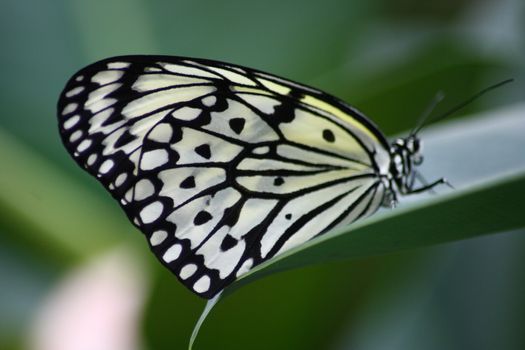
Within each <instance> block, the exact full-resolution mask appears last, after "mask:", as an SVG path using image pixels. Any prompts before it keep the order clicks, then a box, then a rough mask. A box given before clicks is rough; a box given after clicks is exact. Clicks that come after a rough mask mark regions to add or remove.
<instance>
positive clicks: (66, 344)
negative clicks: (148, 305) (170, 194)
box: [28, 248, 148, 350]
mask: <svg viewBox="0 0 525 350" xmlns="http://www.w3.org/2000/svg"><path fill="white" fill-rule="evenodd" d="M147 287H148V283H147V278H146V273H145V271H144V268H143V266H140V259H139V261H137V257H136V256H134V255H133V254H132V252H131V251H129V250H127V249H124V248H119V249H117V250H113V251H111V252H109V253H107V254H105V255H102V256H99V257H97V258H95V259H93V260H91V261H88V262H87V263H86V264H85V265H82V266H80V267H78V268H77V269H74V270H73V271H71V272H70V273H69V274H68V275H67V276H66V277H65V278H64V279H63V280H62V281H61V282H60V283H59V284H58V285H57V286H56V288H55V290H53V291H52V292H51V294H50V295H49V296H48V297H47V299H46V300H45V301H44V303H43V305H42V308H41V309H40V310H38V311H37V314H36V317H35V321H34V323H33V325H32V329H31V331H30V334H29V346H28V348H29V349H30V350H139V349H141V348H142V344H141V339H140V338H141V337H140V318H141V313H142V307H143V305H144V301H145V299H146V294H147Z"/></svg>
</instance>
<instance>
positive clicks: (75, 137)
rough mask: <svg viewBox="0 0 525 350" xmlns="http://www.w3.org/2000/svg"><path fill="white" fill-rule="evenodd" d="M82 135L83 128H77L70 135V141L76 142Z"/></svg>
mask: <svg viewBox="0 0 525 350" xmlns="http://www.w3.org/2000/svg"><path fill="white" fill-rule="evenodd" d="M81 136H82V130H77V131H75V132H74V133H72V134H71V136H69V142H75V141H77V140H78V139H79V138H80V137H81Z"/></svg>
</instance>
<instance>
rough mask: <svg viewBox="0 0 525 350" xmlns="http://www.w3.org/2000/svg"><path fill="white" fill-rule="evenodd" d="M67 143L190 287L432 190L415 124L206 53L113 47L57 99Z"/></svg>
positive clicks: (205, 291)
mask: <svg viewBox="0 0 525 350" xmlns="http://www.w3.org/2000/svg"><path fill="white" fill-rule="evenodd" d="M58 122H59V130H60V135H61V138H62V141H63V143H64V145H65V147H66V149H67V151H68V152H69V153H70V154H71V155H72V157H73V158H74V160H75V161H76V162H77V163H78V164H79V165H80V166H81V167H82V168H84V169H85V170H86V171H87V172H88V173H90V174H91V175H93V176H94V177H96V178H97V179H98V180H99V181H100V182H101V183H102V185H103V186H104V187H105V188H106V189H107V190H108V191H109V192H110V193H111V195H112V196H113V197H114V198H115V199H116V200H117V201H118V202H119V203H120V205H121V207H122V209H123V210H124V212H125V213H126V214H127V216H128V217H129V219H130V220H131V222H132V223H133V224H134V225H135V226H136V227H137V228H138V229H139V230H140V231H142V232H143V233H144V235H145V236H146V238H147V241H148V243H149V246H150V248H151V250H152V251H153V253H154V254H155V255H156V256H157V258H158V259H159V260H160V262H161V263H162V264H164V265H165V266H166V267H167V268H168V269H169V270H171V271H172V272H173V273H174V274H175V275H176V276H177V277H178V279H179V280H180V281H181V282H182V283H183V284H184V285H185V286H186V287H187V288H189V289H190V290H191V291H192V292H194V293H196V294H197V295H199V296H202V297H204V298H212V297H214V296H215V295H216V294H218V293H219V292H220V291H222V290H223V289H224V288H225V287H226V286H228V285H229V284H231V283H232V282H233V281H235V280H236V279H238V278H239V277H241V276H243V275H244V274H246V273H247V272H248V271H250V269H252V268H253V267H254V266H256V265H258V264H260V263H262V262H264V261H266V260H268V259H271V258H273V257H275V256H278V255H279V254H281V253H283V252H285V251H287V250H289V249H291V248H294V247H296V246H298V245H301V244H303V243H304V242H306V241H309V240H311V239H312V238H314V237H317V236H319V235H322V234H324V233H326V232H328V231H330V230H332V229H334V228H337V227H341V226H343V225H348V224H350V223H352V222H354V221H355V220H358V219H361V218H364V217H367V216H369V215H371V214H373V213H374V212H376V211H377V210H378V208H380V207H381V206H393V204H395V203H396V201H397V197H398V195H407V194H411V193H416V192H422V191H426V190H429V189H431V188H433V187H434V186H436V185H437V184H440V183H444V182H445V180H444V179H439V180H437V181H435V182H433V183H430V184H427V183H425V182H424V181H420V182H421V185H420V186H419V187H416V185H415V184H416V178H418V173H417V171H416V170H415V167H416V166H417V165H419V164H420V163H421V162H422V156H421V152H420V150H421V143H420V140H419V138H418V136H417V131H418V130H419V129H417V130H415V131H413V132H411V133H410V134H409V135H408V136H407V137H405V138H398V139H396V140H394V141H393V142H392V143H389V142H388V141H387V139H386V137H385V136H384V135H383V133H382V132H381V131H380V130H379V129H378V128H377V127H376V125H375V124H374V123H373V122H372V121H371V120H370V119H368V118H367V117H366V116H364V115H363V114H362V113H361V112H359V111H358V110H357V109H355V108H354V107H352V106H349V105H348V104H346V103H344V102H342V101H341V100H339V99H337V98H336V97H333V96H331V95H329V94H327V93H324V92H322V91H319V90H317V89H314V88H311V87H308V86H306V85H302V84H298V83H295V82H293V81H290V80H286V79H283V78H280V77H277V76H274V75H271V74H267V73H264V72H261V71H258V70H255V69H250V68H245V67H241V66H237V65H233V64H228V63H223V62H218V61H212V60H207V59H196V58H185V57H175V56H140V55H137V56H121V57H114V58H109V59H104V60H102V61H99V62H96V63H94V64H92V65H89V66H87V67H85V68H83V69H81V70H80V71H79V72H78V73H76V74H75V75H74V76H73V77H72V78H71V79H70V80H69V82H68V83H67V85H66V86H65V88H64V90H63V92H62V94H61V96H60V99H59V101H58Z"/></svg>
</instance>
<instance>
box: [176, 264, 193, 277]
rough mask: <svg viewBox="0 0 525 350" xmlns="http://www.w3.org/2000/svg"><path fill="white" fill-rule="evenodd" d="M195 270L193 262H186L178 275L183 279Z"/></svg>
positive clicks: (191, 274)
mask: <svg viewBox="0 0 525 350" xmlns="http://www.w3.org/2000/svg"><path fill="white" fill-rule="evenodd" d="M195 271H197V265H195V264H186V265H184V266H183V267H182V269H180V272H179V277H180V278H182V279H183V280H185V279H187V278H189V277H191V276H193V274H194V273H195Z"/></svg>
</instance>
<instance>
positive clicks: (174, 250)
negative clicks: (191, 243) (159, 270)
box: [162, 243, 182, 263]
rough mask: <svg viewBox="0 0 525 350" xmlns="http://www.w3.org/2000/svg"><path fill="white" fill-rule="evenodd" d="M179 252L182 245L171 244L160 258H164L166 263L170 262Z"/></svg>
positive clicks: (175, 258)
mask: <svg viewBox="0 0 525 350" xmlns="http://www.w3.org/2000/svg"><path fill="white" fill-rule="evenodd" d="M181 252H182V246H181V245H180V244H178V243H176V244H174V245H172V246H171V247H169V248H168V250H166V252H165V253H164V255H163V256H162V260H164V261H165V262H167V263H170V262H172V261H174V260H177V258H178V257H179V256H180V253H181Z"/></svg>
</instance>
